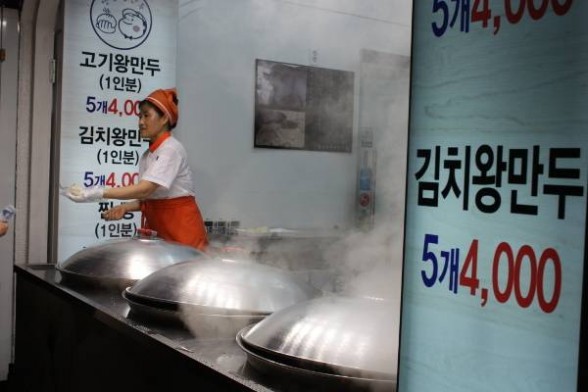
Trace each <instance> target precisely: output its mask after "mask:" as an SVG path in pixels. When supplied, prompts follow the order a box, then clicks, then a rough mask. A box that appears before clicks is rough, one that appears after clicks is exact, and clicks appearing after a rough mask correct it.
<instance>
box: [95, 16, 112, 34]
mask: <svg viewBox="0 0 588 392" xmlns="http://www.w3.org/2000/svg"><path fill="white" fill-rule="evenodd" d="M96 28H97V29H98V30H100V31H102V32H103V33H106V34H112V33H114V32H115V31H116V18H115V17H114V16H112V15H111V14H110V13H109V12H105V13H103V14H100V15H99V16H98V17H97V18H96Z"/></svg>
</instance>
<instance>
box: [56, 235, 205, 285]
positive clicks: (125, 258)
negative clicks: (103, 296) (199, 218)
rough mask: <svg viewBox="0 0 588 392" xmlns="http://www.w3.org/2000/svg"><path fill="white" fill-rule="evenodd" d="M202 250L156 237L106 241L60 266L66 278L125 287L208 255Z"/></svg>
mask: <svg viewBox="0 0 588 392" xmlns="http://www.w3.org/2000/svg"><path fill="white" fill-rule="evenodd" d="M206 257H207V256H206V255H205V254H204V253H202V252H200V251H199V250H197V249H195V248H192V247H189V246H186V245H182V244H178V243H174V242H169V241H165V240H163V239H160V238H156V237H133V238H130V239H124V240H123V239H116V240H106V241H102V242H99V243H96V244H94V245H91V246H89V247H87V248H85V249H82V250H80V251H78V252H76V253H75V254H73V255H72V256H70V257H69V258H68V259H66V260H65V261H62V262H59V263H58V264H57V266H56V268H57V270H58V271H60V273H61V275H63V277H64V278H65V280H66V281H73V282H77V283H95V284H98V285H114V286H118V287H121V288H124V287H126V286H128V285H129V284H133V283H135V282H136V281H138V280H140V279H142V278H144V277H145V276H147V275H149V274H151V273H153V272H155V271H157V270H159V269H161V268H164V267H166V266H169V265H173V264H176V263H178V262H181V261H186V260H192V259H200V258H206Z"/></svg>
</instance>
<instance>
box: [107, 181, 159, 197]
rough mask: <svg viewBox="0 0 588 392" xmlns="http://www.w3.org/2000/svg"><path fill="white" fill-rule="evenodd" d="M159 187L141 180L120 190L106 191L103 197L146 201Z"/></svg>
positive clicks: (111, 189) (109, 189)
mask: <svg viewBox="0 0 588 392" xmlns="http://www.w3.org/2000/svg"><path fill="white" fill-rule="evenodd" d="M158 187H159V185H158V184H156V183H154V182H151V181H147V180H141V181H139V183H138V184H134V185H129V186H123V187H120V188H106V189H104V194H103V197H104V198H105V199H118V200H132V199H140V200H141V199H146V198H147V197H149V196H150V195H151V194H152V193H153V192H155V190H156V189H157V188H158Z"/></svg>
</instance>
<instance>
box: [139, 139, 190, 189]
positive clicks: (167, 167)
mask: <svg viewBox="0 0 588 392" xmlns="http://www.w3.org/2000/svg"><path fill="white" fill-rule="evenodd" d="M139 179H141V180H147V181H151V182H153V183H156V184H158V185H160V186H159V187H158V188H157V190H155V192H153V193H152V194H151V196H149V199H171V198H174V197H180V196H194V194H195V193H194V185H193V182H192V170H190V166H189V165H188V159H187V154H186V150H185V149H184V146H182V144H181V143H180V142H179V141H178V140H177V139H176V138H174V137H173V136H170V137H168V138H167V139H166V140H164V142H163V143H161V145H160V146H159V147H157V149H156V150H155V151H154V152H151V151H149V150H147V151H145V152H144V153H143V155H142V156H141V159H140V160H139Z"/></svg>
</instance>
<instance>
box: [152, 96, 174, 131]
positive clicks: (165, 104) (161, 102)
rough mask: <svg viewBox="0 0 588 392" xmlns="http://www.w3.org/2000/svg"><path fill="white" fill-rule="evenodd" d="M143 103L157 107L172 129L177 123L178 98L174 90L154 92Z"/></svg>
mask: <svg viewBox="0 0 588 392" xmlns="http://www.w3.org/2000/svg"><path fill="white" fill-rule="evenodd" d="M145 101H148V102H150V103H152V104H153V105H155V106H157V107H158V108H159V109H160V110H161V111H162V112H163V113H164V114H166V115H167V118H169V126H170V128H173V127H174V126H175V125H176V123H177V122H178V104H177V102H178V98H177V92H176V89H175V88H170V89H166V90H162V89H159V90H155V91H154V92H152V93H151V94H149V96H148V97H147V98H145Z"/></svg>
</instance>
